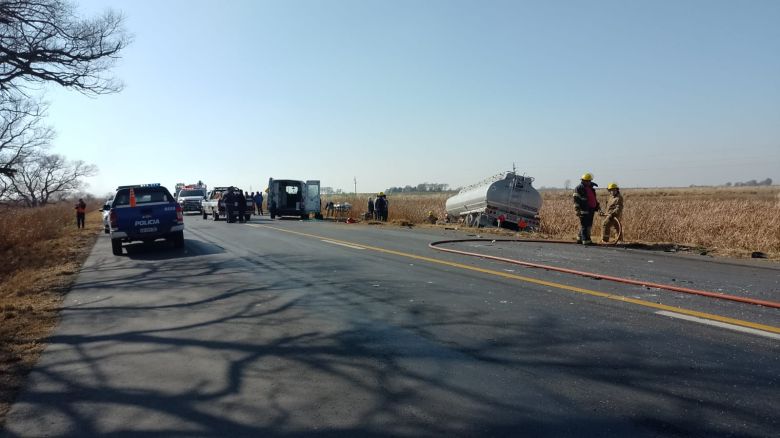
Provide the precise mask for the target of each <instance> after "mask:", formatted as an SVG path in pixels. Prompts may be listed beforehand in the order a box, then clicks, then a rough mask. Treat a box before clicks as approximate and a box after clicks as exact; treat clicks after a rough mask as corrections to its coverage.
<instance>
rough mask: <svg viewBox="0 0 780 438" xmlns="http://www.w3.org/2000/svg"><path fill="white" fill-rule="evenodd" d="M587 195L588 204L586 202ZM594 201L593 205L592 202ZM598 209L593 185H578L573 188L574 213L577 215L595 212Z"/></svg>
mask: <svg viewBox="0 0 780 438" xmlns="http://www.w3.org/2000/svg"><path fill="white" fill-rule="evenodd" d="M588 192H590V193H588ZM589 194H590V202H589V200H588V198H589V196H588V195H589ZM594 200H595V205H594V202H593V201H594ZM599 207H600V205H599V201H598V199H597V198H596V188H595V184H592V185H590V186H585V184H582V183H580V184H579V185H578V186H577V187H575V188H574V211H576V212H577V215H580V214H583V213H591V212H594V211H597V210H598V209H599Z"/></svg>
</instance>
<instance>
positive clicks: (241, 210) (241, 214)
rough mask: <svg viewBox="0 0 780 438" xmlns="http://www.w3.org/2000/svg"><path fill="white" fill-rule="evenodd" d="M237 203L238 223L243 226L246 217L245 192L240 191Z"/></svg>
mask: <svg viewBox="0 0 780 438" xmlns="http://www.w3.org/2000/svg"><path fill="white" fill-rule="evenodd" d="M236 202H238V222H239V223H242V224H243V223H244V222H245V216H246V196H244V191H243V190H239V191H238V195H236Z"/></svg>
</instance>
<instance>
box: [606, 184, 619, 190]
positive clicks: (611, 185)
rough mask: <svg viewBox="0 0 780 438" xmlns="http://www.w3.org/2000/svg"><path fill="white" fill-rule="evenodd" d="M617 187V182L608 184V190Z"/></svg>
mask: <svg viewBox="0 0 780 438" xmlns="http://www.w3.org/2000/svg"><path fill="white" fill-rule="evenodd" d="M617 188H618V186H617V183H609V185H608V186H607V190H612V189H617Z"/></svg>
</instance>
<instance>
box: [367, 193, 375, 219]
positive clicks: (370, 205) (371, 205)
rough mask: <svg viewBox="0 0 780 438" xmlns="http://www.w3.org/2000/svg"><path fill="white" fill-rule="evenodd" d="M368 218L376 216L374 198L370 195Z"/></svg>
mask: <svg viewBox="0 0 780 438" xmlns="http://www.w3.org/2000/svg"><path fill="white" fill-rule="evenodd" d="M368 218H369V219H373V218H374V198H372V197H370V196H369V197H368Z"/></svg>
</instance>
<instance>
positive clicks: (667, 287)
mask: <svg viewBox="0 0 780 438" xmlns="http://www.w3.org/2000/svg"><path fill="white" fill-rule="evenodd" d="M464 242H483V243H484V242H515V243H552V244H574V242H568V241H563V240H544V239H489V240H488V239H452V240H439V241H436V242H431V243H430V244H429V245H428V246H429V247H430V248H433V249H435V250H437V251H443V252H449V253H453V254H460V255H467V256H471V257H479V258H483V259H488V260H495V261H499V262H504V263H511V264H514V265H520V266H525V267H529V268H537V269H545V270H548V271H555V272H563V273H567V274H573V275H579V276H582V277H589V278H595V279H599V280H607V281H613V282H616V283H623V284H631V285H636V286H642V287H650V288H656V289H662V290H668V291H673V292H680V293H685V294H691V295H699V296H704V297H709V298H716V299H720V300H728V301H736V302H739V303H746V304H753V305H756V306H765V307H771V308H775V309H780V302H776V301H768V300H759V299H756V298H749V297H740V296H736V295H729V294H721V293H716V292H709V291H705V290H699V289H691V288H686V287H680V286H673V285H668V284H661V283H653V282H649V281H641V280H632V279H630V278H624V277H615V276H611V275H604V274H598V273H594V272H585V271H578V270H575V269H568V268H561V267H557V266H551V265H543V264H540V263H532V262H526V261H522V260H515V259H509V258H505V257H498V256H492V255H488V254H481V253H476V252H470V251H462V250H458V249H451V248H442V247H441V246H440V245H444V244H448V243H464Z"/></svg>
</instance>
